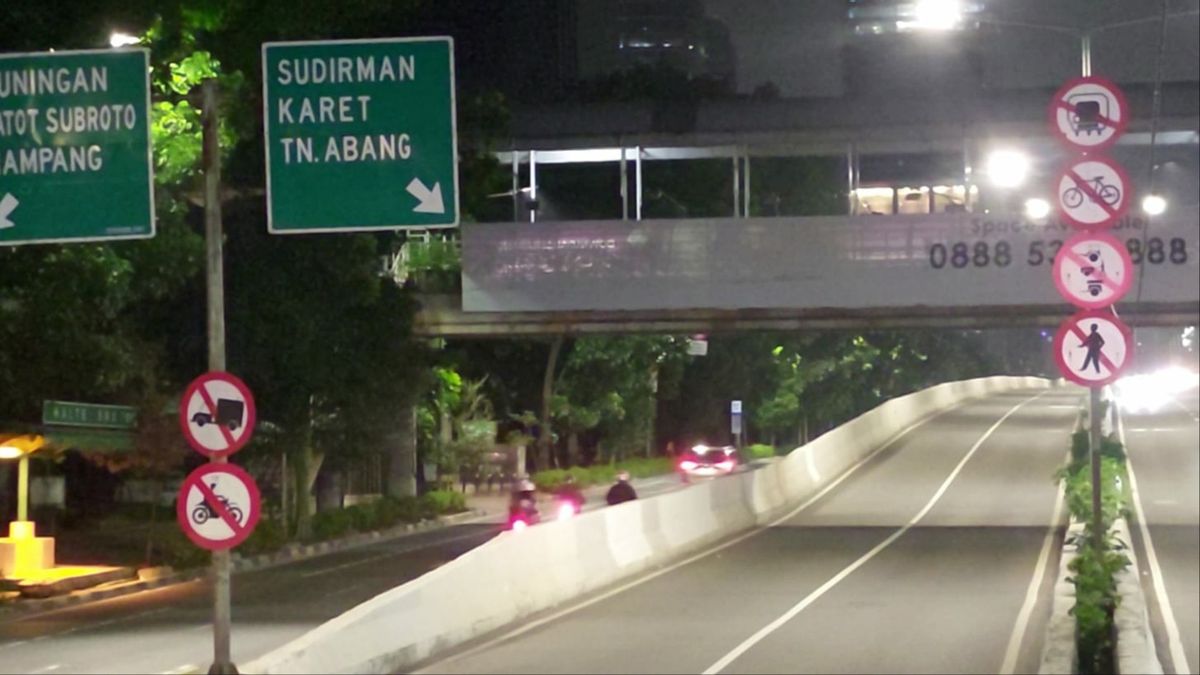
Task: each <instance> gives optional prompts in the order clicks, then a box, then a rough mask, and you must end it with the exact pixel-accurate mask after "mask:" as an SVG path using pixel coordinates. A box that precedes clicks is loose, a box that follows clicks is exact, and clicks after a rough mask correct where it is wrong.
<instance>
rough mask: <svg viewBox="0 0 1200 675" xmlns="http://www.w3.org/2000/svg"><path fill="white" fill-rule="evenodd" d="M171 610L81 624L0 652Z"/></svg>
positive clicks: (3, 648)
mask: <svg viewBox="0 0 1200 675" xmlns="http://www.w3.org/2000/svg"><path fill="white" fill-rule="evenodd" d="M169 609H172V608H171V607H160V608H158V609H152V610H150V611H148V612H140V613H138V614H131V615H129V616H119V617H116V618H114V619H108V620H107V621H100V622H97V623H86V624H81V625H79V626H75V627H74V628H68V629H66V630H62V631H59V632H57V633H47V634H46V635H39V636H37V637H35V638H30V639H28V640H21V641H19V642H9V643H7V644H3V645H0V651H3V650H5V649H11V648H13V647H18V646H20V645H25V644H30V643H33V642H41V641H43V640H52V639H54V638H60V637H62V636H64V635H70V634H72V633H78V632H79V631H83V630H91V629H93V628H103V627H104V626H111V625H113V624H118V623H124V622H125V621H132V620H134V619H140V618H143V617H147V616H153V615H155V614H161V613H163V612H165V611H167V610H169ZM35 616H38V615H35ZM21 618H22V619H28V618H31V617H21Z"/></svg>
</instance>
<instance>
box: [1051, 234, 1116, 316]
mask: <svg viewBox="0 0 1200 675" xmlns="http://www.w3.org/2000/svg"><path fill="white" fill-rule="evenodd" d="M1132 284H1133V261H1132V260H1131V259H1130V258H1129V251H1127V250H1126V249H1125V245H1124V244H1122V243H1121V242H1120V241H1119V240H1118V239H1117V238H1116V237H1113V236H1111V235H1108V234H1102V233H1099V232H1080V233H1079V234H1076V235H1075V236H1073V237H1071V238H1070V239H1068V240H1067V241H1066V242H1065V243H1063V245H1062V248H1060V249H1059V250H1058V255H1057V256H1055V258H1054V286H1055V288H1057V289H1058V292H1059V294H1061V295H1062V296H1063V298H1065V299H1066V300H1067V302H1069V303H1071V304H1073V305H1075V306H1076V307H1082V308H1083V309H1100V308H1102V307H1107V306H1109V305H1111V304H1113V303H1115V302H1117V301H1118V300H1120V299H1121V298H1122V297H1124V296H1125V294H1126V293H1127V292H1129V287H1130V285H1132Z"/></svg>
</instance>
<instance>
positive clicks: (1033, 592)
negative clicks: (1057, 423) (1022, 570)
mask: <svg viewBox="0 0 1200 675" xmlns="http://www.w3.org/2000/svg"><path fill="white" fill-rule="evenodd" d="M1065 459H1070V454H1069V453H1068V454H1067V455H1066V457H1065ZM1064 487H1065V483H1064V482H1063V481H1061V480H1060V481H1058V493H1057V494H1056V495H1055V497H1054V515H1052V516H1050V526H1049V527H1047V528H1046V538H1045V539H1043V540H1042V550H1041V551H1040V552H1038V559H1037V564H1036V565H1035V566H1034V568H1033V570H1034V571H1033V578H1032V579H1030V580H1029V588H1027V589H1026V590H1025V603H1024V604H1022V605H1021V611H1020V612H1019V613H1018V614H1017V623H1016V624H1014V625H1013V632H1012V635H1011V636H1009V638H1008V649H1006V650H1005V651H1004V663H1003V664H1002V665H1001V666H1000V672H1001V673H1002V674H1004V673H1015V672H1016V671H1017V658H1019V657H1020V655H1021V641H1022V640H1024V639H1025V633H1026V632H1027V631H1028V630H1029V617H1030V616H1032V615H1033V608H1034V607H1035V606H1036V605H1037V599H1038V592H1039V591H1040V590H1041V588H1042V583H1043V582H1044V581H1045V578H1046V568H1047V567H1048V565H1049V562H1050V549H1051V547H1052V546H1053V545H1054V534H1055V533H1056V532H1057V531H1058V528H1059V527H1060V525H1061V523H1059V520H1061V519H1062V507H1063V502H1064V501H1065V500H1064V499H1063V495H1064V492H1065V490H1064Z"/></svg>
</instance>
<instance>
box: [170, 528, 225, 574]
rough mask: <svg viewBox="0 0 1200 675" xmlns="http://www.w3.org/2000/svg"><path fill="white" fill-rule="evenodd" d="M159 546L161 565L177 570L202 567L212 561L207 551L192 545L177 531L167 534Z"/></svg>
mask: <svg viewBox="0 0 1200 675" xmlns="http://www.w3.org/2000/svg"><path fill="white" fill-rule="evenodd" d="M159 546H160V547H161V549H162V555H163V563H164V564H167V565H170V566H171V567H174V568H175V569H177V570H185V569H191V568H196V567H203V566H204V565H207V564H208V563H209V562H211V561H212V556H211V555H210V554H209V552H208V551H206V550H204V549H202V548H200V547H199V546H197V545H195V544H193V543H192V541H191V540H190V539H188V538H187V536H185V535H184V534H183V532H181V531H179V530H174V531H172V532H169V533H168V534H167V536H166V537H165V538H164V539H163V541H162V542H160V543H159Z"/></svg>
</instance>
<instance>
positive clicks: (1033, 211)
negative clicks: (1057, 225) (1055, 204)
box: [1025, 197, 1050, 220]
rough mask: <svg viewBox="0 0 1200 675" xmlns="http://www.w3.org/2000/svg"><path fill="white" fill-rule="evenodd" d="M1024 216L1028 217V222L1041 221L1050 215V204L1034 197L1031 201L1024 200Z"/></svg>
mask: <svg viewBox="0 0 1200 675" xmlns="http://www.w3.org/2000/svg"><path fill="white" fill-rule="evenodd" d="M1025 215H1026V216H1028V217H1029V219H1030V220H1041V219H1042V218H1045V217H1046V216H1048V215H1050V202H1048V201H1046V200H1045V199H1037V198H1036V197H1035V198H1033V199H1026V200H1025Z"/></svg>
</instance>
